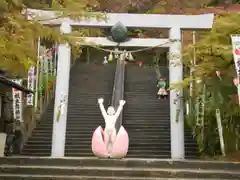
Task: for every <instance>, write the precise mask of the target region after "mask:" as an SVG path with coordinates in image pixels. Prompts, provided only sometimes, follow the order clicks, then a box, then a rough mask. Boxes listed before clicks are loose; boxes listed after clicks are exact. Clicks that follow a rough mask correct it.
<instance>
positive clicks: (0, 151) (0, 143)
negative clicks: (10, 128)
mask: <svg viewBox="0 0 240 180" xmlns="http://www.w3.org/2000/svg"><path fill="white" fill-rule="evenodd" d="M6 137H7V134H6V133H0V157H3V156H4V149H5V144H6Z"/></svg>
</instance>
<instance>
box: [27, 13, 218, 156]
mask: <svg viewBox="0 0 240 180" xmlns="http://www.w3.org/2000/svg"><path fill="white" fill-rule="evenodd" d="M28 12H30V13H31V14H36V15H37V16H38V17H42V18H45V19H46V18H47V19H51V20H48V21H42V23H43V24H46V25H52V26H60V29H61V31H62V32H63V33H71V31H72V27H74V26H75V27H76V26H78V27H97V28H101V27H112V26H114V25H115V24H116V23H117V22H121V23H122V24H123V25H124V26H126V27H131V28H162V29H169V39H172V40H175V41H174V42H172V43H167V42H169V39H153V38H146V39H141V38H133V39H132V40H130V41H128V42H125V43H121V45H120V46H123V47H154V46H157V45H159V44H164V45H163V46H162V47H169V52H170V55H171V54H174V55H173V56H170V58H169V61H170V62H169V81H170V84H173V83H178V82H180V81H182V80H183V65H182V62H181V30H184V29H185V30H206V29H211V28H212V25H213V20H214V14H202V15H169V14H167V15H163V14H128V13H107V14H106V20H99V21H97V20H96V19H87V20H71V19H69V18H59V19H54V18H55V17H57V14H56V13H54V12H52V11H42V10H34V9H28ZM29 17H31V16H29ZM86 42H88V43H89V42H92V43H95V44H99V45H102V46H116V45H117V43H114V42H111V41H109V40H108V39H107V38H103V37H86ZM70 56H71V49H70V47H69V46H68V44H60V45H59V48H58V69H57V81H56V93H55V105H54V123H53V135H52V153H51V156H52V157H64V151H65V136H66V123H67V106H68V102H67V101H68V98H66V97H68V89H69V72H70V58H71V57H70ZM179 96H180V97H182V89H178V90H171V91H170V121H171V122H170V123H171V158H172V159H173V160H178V159H184V158H185V150H184V114H183V107H184V105H183V102H182V101H181V100H179V101H178V102H177V103H176V99H178V97H179ZM61 105H62V107H63V111H62V113H61V115H60V118H59V119H58V118H57V117H58V111H59V107H61ZM179 110H180V113H179V112H177V111H179ZM178 114H179V117H178V120H176V116H177V115H178Z"/></svg>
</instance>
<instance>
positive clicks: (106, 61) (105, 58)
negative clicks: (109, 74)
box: [103, 56, 108, 65]
mask: <svg viewBox="0 0 240 180" xmlns="http://www.w3.org/2000/svg"><path fill="white" fill-rule="evenodd" d="M103 64H104V65H105V64H108V60H107V56H104V61H103Z"/></svg>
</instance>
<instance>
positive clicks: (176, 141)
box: [169, 27, 185, 160]
mask: <svg viewBox="0 0 240 180" xmlns="http://www.w3.org/2000/svg"><path fill="white" fill-rule="evenodd" d="M169 31H170V32H169V38H170V39H172V40H174V42H173V43H171V44H170V46H169V81H170V82H169V83H170V84H174V83H179V82H181V81H182V80H183V65H182V60H181V29H180V28H179V27H172V28H171V29H170V30H169ZM182 96H183V89H182V88H180V89H173V90H171V91H170V125H171V158H172V159H173V160H178V159H184V158H185V147H184V114H183V108H184V105H183V101H182Z"/></svg>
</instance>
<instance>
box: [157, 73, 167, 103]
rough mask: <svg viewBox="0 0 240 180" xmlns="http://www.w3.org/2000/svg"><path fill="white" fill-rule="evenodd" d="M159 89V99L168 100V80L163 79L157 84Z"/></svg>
mask: <svg viewBox="0 0 240 180" xmlns="http://www.w3.org/2000/svg"><path fill="white" fill-rule="evenodd" d="M157 88H159V89H158V92H157V98H158V99H167V97H168V93H167V90H166V88H167V82H166V79H165V78H163V77H161V78H160V79H159V81H158V83H157Z"/></svg>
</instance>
